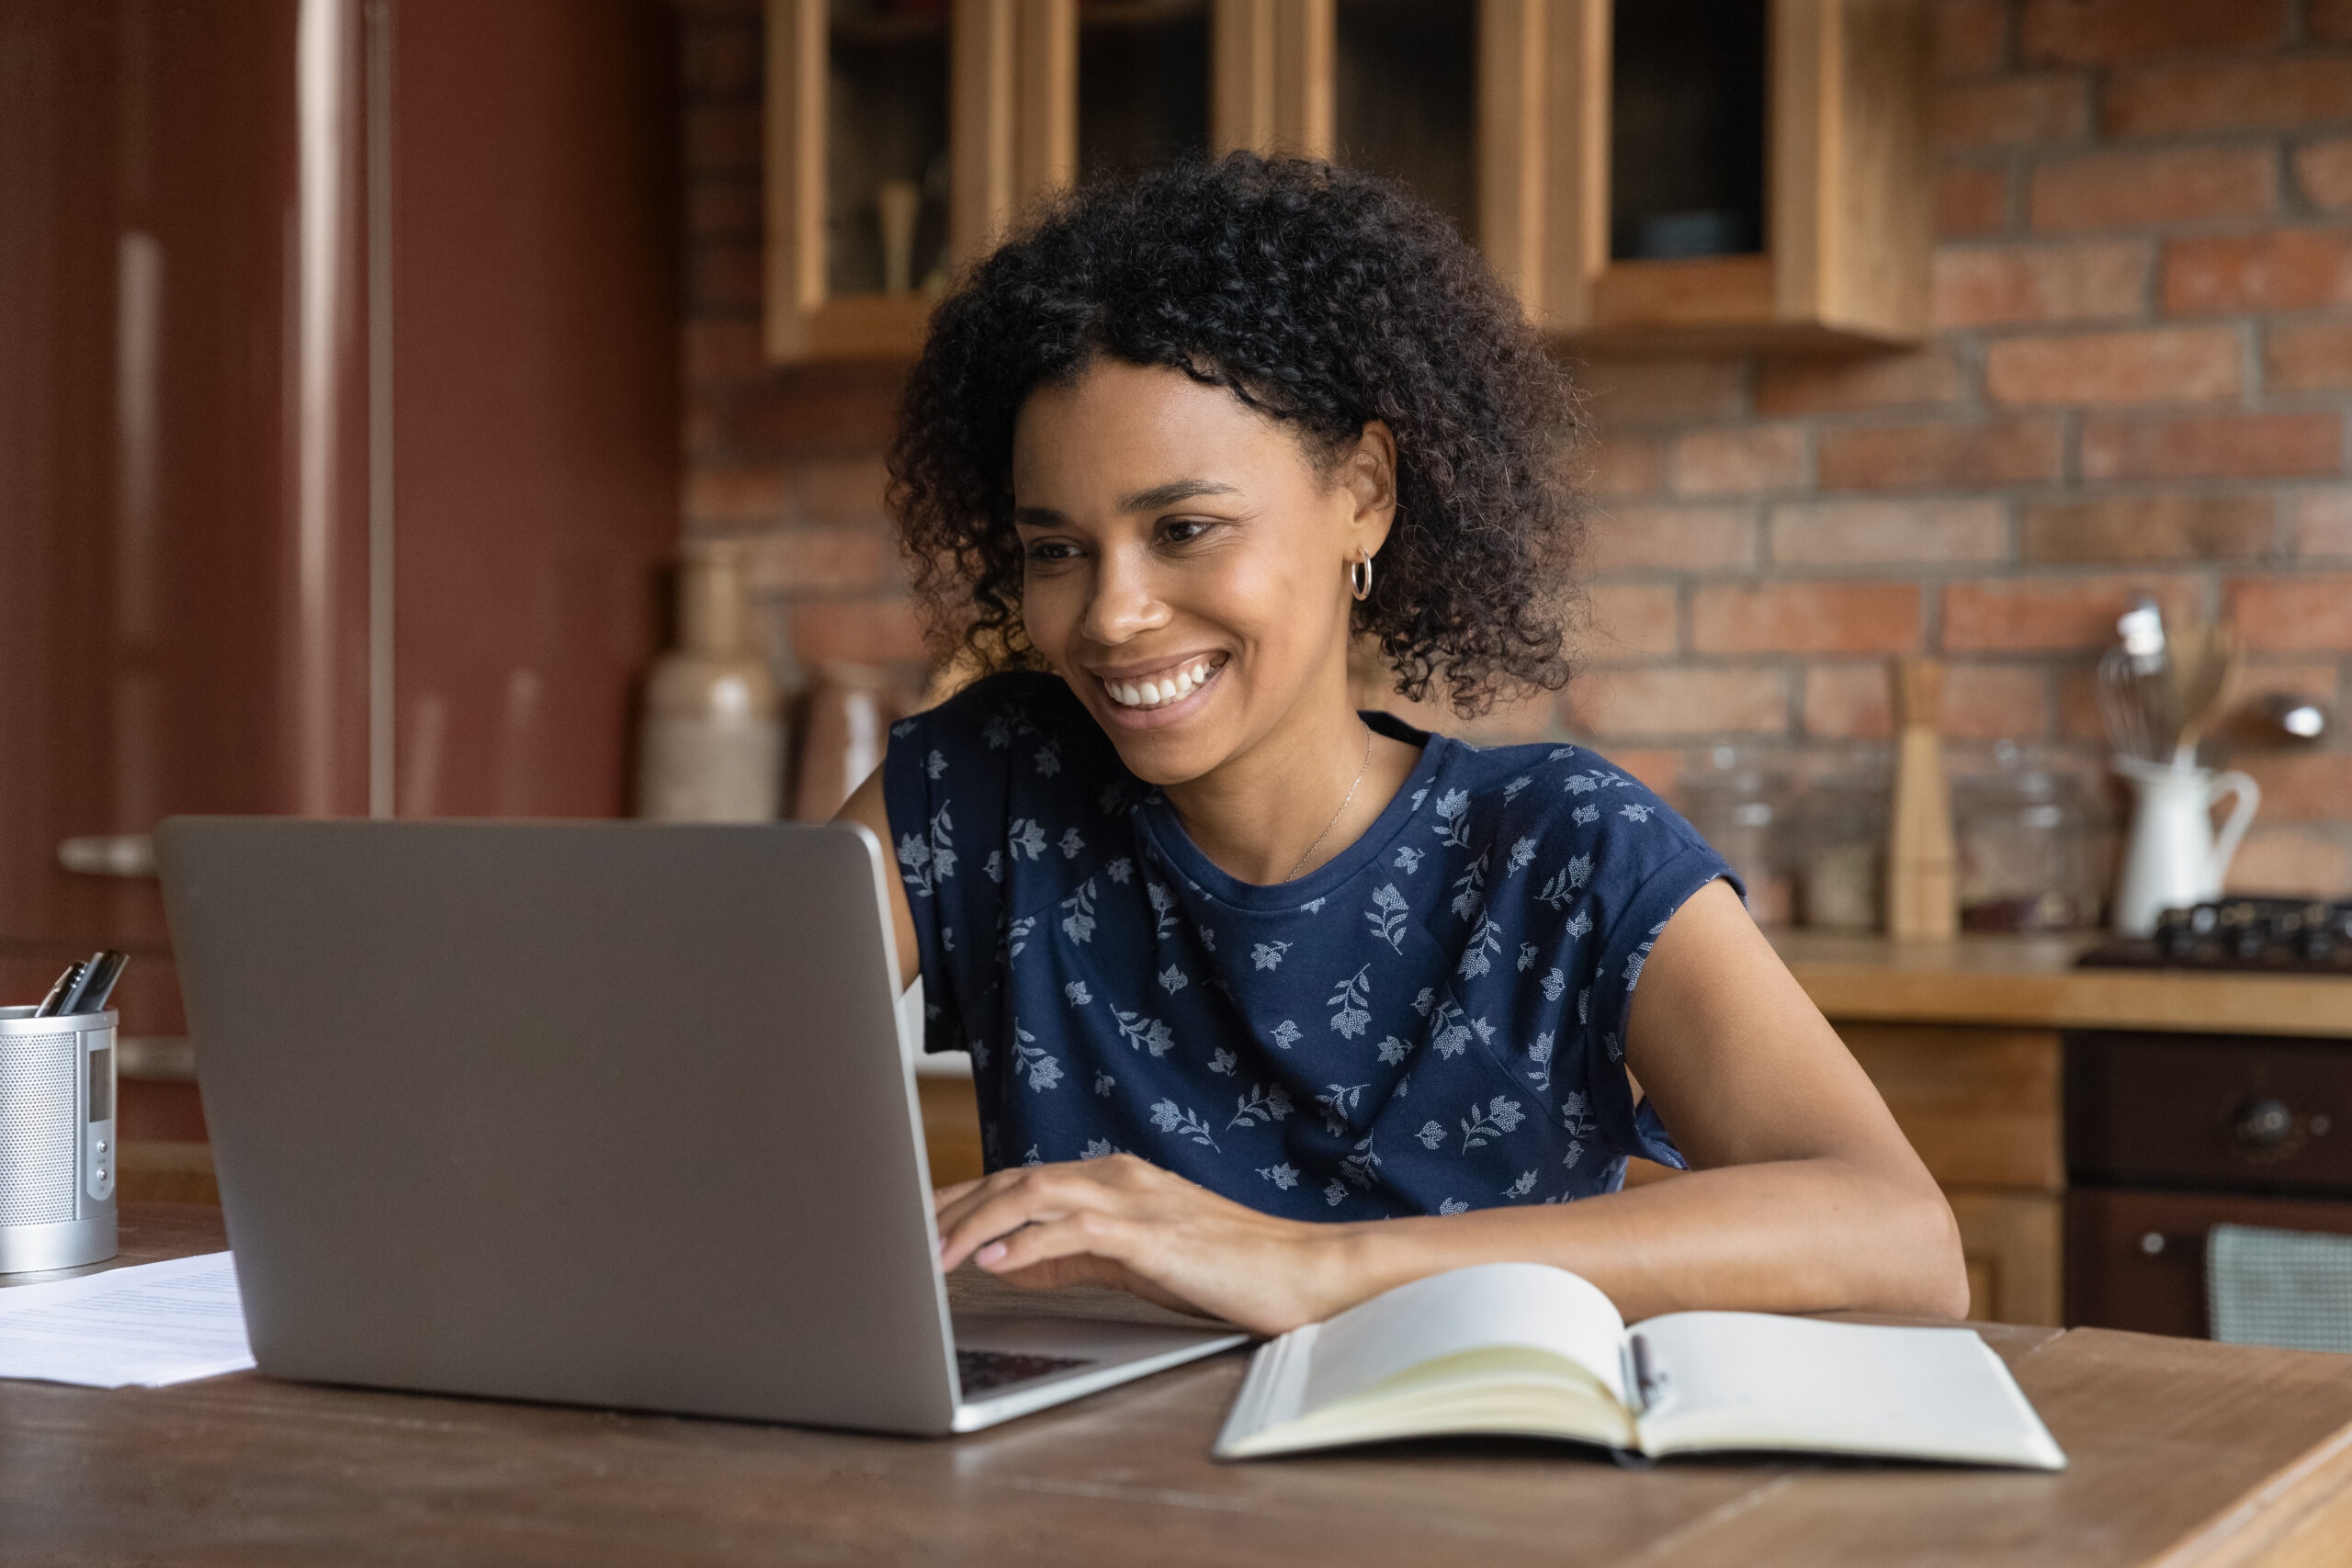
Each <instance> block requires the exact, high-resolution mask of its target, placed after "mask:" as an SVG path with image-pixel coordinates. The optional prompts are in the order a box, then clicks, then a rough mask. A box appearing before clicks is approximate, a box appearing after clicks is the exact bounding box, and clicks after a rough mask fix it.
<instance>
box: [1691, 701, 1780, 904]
mask: <svg viewBox="0 0 2352 1568" xmlns="http://www.w3.org/2000/svg"><path fill="white" fill-rule="evenodd" d="M1679 786H1680V794H1681V796H1682V804H1683V814H1684V816H1685V817H1687V818H1689V820H1690V823H1691V826H1692V827H1693V828H1696V829H1698V830H1699V836H1700V837H1701V838H1702V839H1704V840H1707V842H1708V843H1710V844H1712V845H1713V846H1714V850H1715V852H1716V853H1717V854H1719V855H1721V856H1723V857H1724V860H1725V861H1727V862H1728V863H1730V865H1731V869H1732V872H1733V874H1735V875H1736V876H1737V877H1738V878H1739V880H1740V882H1741V884H1742V885H1743V886H1746V887H1747V910H1748V913H1749V914H1751V915H1753V916H1755V917H1756V923H1757V924H1758V925H1764V926H1779V925H1786V924H1788V922H1789V919H1790V916H1791V914H1792V905H1793V902H1794V900H1793V898H1792V884H1791V882H1790V878H1789V857H1788V846H1787V838H1788V830H1789V813H1788V802H1789V780H1788V775H1787V774H1786V773H1781V771H1779V770H1777V769H1774V768H1771V767H1769V766H1767V765H1766V763H1765V762H1764V761H1763V759H1762V758H1760V757H1758V756H1757V755H1756V754H1755V753H1753V752H1750V751H1746V750H1741V749H1740V748H1738V747H1735V746H1716V747H1713V748H1711V749H1710V750H1708V751H1707V753H1706V754H1705V757H1704V759H1703V760H1702V762H1701V765H1699V766H1697V767H1694V768H1690V769H1687V770H1685V771H1684V773H1682V775H1681V778H1680V780H1679Z"/></svg>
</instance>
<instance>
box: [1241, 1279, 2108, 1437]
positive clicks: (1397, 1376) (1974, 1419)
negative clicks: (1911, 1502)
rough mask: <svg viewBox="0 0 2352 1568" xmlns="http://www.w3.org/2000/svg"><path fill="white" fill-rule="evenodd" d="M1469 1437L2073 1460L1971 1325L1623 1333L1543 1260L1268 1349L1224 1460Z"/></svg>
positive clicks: (1442, 1288)
mask: <svg viewBox="0 0 2352 1568" xmlns="http://www.w3.org/2000/svg"><path fill="white" fill-rule="evenodd" d="M1468 1432H1478V1433H1490V1434H1510V1435H1518V1436H1527V1437H1541V1438H1566V1439H1569V1440H1572V1441H1579V1442H1589V1443H1600V1444H1605V1445H1607V1446H1608V1447H1610V1448H1614V1449H1623V1450H1634V1451H1638V1452H1641V1453H1645V1454H1652V1455H1659V1454H1671V1453H1684V1452H1690V1451H1693V1450H1708V1449H1717V1450H1720V1449H1770V1450H1810V1451H1814V1452H1819V1453H1845V1454H1874V1455H1882V1456H1885V1457H1889V1458H1902V1459H1919V1460H1942V1461H1951V1462H1956V1463H1963V1464H1998V1465H2018V1466H2025V1467H2030V1468H2033V1469H2039V1470H2062V1469H2064V1467H2065V1464H2066V1456H2065V1455H2064V1453H2062V1452H2060V1451H2059V1449H2058V1445H2057V1444H2056V1443H2055V1442H2052V1440H2051V1437H2050V1433H2049V1431H2048V1430H2047V1429H2046V1428H2044V1427H2043V1426H2042V1424H2041V1417H2040V1416H2036V1415H2035V1414H2034V1411H2033V1406H2032V1405H2030V1404H2028V1403H2027V1402H2026V1397H2025V1395H2024V1393H2022V1392H2020V1391H2019V1390H2018V1385H2017V1382H2016V1380H2015V1379H2013V1378H2011V1377H2010V1376H2009V1371H2008V1369H2007V1367H2005V1366H2004V1365H2002V1363H2001V1359H2000V1358H1999V1357H1997V1356H1996V1355H1995V1354H1993V1352H1992V1350H1991V1349H1990V1348H1987V1347H1986V1345H1985V1341H1984V1340H1982V1339H1981V1338H1979V1337H1977V1336H1976V1334H1975V1333H1974V1332H1973V1330H1970V1329H1966V1328H1877V1327H1869V1326H1864V1325H1859V1324H1848V1323H1822V1322H1818V1321H1815V1320H1813V1319H1809V1318H1800V1317H1779V1316H1773V1315H1771V1314H1764V1313H1744V1312H1684V1313H1674V1314H1668V1315H1667V1316H1663V1317H1653V1318H1650V1319H1648V1320H1647V1321H1645V1322H1644V1323H1643V1324H1642V1325H1640V1326H1639V1327H1637V1328H1635V1329H1634V1330H1632V1331H1631V1332H1630V1333H1629V1332H1628V1331H1627V1330H1626V1327H1625V1325H1624V1322H1623V1319H1621V1318H1620V1317H1619V1316H1618V1315H1617V1309H1616V1308H1615V1307H1614V1306H1612V1305H1611V1304H1610V1301H1609V1298H1608V1297H1607V1296H1605V1295H1603V1294H1601V1293H1600V1291H1599V1290H1598V1289H1597V1288H1595V1287H1594V1286H1593V1285H1592V1284H1590V1283H1589V1282H1588V1281H1586V1280H1582V1279H1579V1278H1577V1276H1576V1275H1574V1274H1571V1273H1569V1272H1567V1271H1566V1269H1553V1268H1548V1267H1546V1266H1544V1265H1543V1264H1540V1263H1484V1264H1479V1265H1477V1266H1476V1267H1474V1268H1469V1269H1453V1270H1452V1271H1451V1272H1448V1273H1444V1274H1436V1275H1432V1276H1430V1278H1428V1279H1426V1280H1414V1281H1413V1282H1412V1283H1410V1284H1407V1285H1400V1286H1398V1287H1397V1289H1395V1290H1393V1291H1388V1292H1384V1293H1383V1294H1380V1295H1377V1296H1374V1298H1373V1299H1372V1300H1370V1301H1368V1302H1365V1303H1363V1304H1362V1305H1361V1306H1356V1307H1352V1308H1351V1309H1349V1310H1348V1311H1346V1312H1343V1313H1341V1314H1339V1315H1338V1316H1337V1317H1334V1318H1332V1319H1331V1320H1330V1321H1329V1322H1327V1323H1317V1324H1309V1325H1307V1326H1306V1327H1304V1328H1299V1329H1295V1330H1293V1331H1292V1332H1290V1333H1288V1334H1285V1335H1283V1337H1281V1338H1279V1339H1276V1340H1274V1341H1273V1342H1272V1343H1271V1344H1268V1345H1266V1346H1263V1347H1261V1348H1260V1349H1259V1351H1258V1353H1257V1355H1256V1357H1255V1358H1254V1359H1252V1360H1251V1361H1250V1374H1249V1376H1248V1377H1247V1378H1246V1379H1245V1380H1244V1381H1243V1382H1242V1385H1241V1392H1240V1393H1239V1394H1238V1395H1237V1396H1236V1397H1235V1400H1234V1404H1233V1411H1232V1413H1231V1415H1229V1416H1227V1418H1226V1423H1225V1430H1224V1431H1223V1432H1222V1433H1221V1434H1219V1436H1218V1438H1217V1442H1216V1455H1217V1457H1218V1458H1220V1459H1255V1458H1258V1457H1260V1456H1261V1455H1265V1454H1278V1453H1291V1452H1295V1451H1296V1450H1302V1449H1319V1448H1331V1447H1336V1446H1339V1445H1340V1444H1346V1443H1368V1442H1376V1441H1380V1440H1382V1439H1385V1438H1416V1437H1434V1436H1438V1435H1441V1434H1444V1433H1468Z"/></svg>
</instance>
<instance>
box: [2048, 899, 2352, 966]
mask: <svg viewBox="0 0 2352 1568" xmlns="http://www.w3.org/2000/svg"><path fill="white" fill-rule="evenodd" d="M2079 962H2080V964H2081V966H2082V967H2084V968H2086V969H2241V970H2254V971H2267V972H2269V973H2274V974H2286V975H2352V903H2331V902H2328V901H2326V900H2324V899H2310V898H2223V899H2221V900H2219V901H2218V902H2215V903H2211V904H2192V905H2190V906H2189V907H2188V908H2185V909H2166V910H2165V912H2164V913H2163V914H2161V915H2159V916H2157V917H2156V932H2155V935H2154V936H2153V937H2143V938H2139V939H2136V940H2126V941H2120V942H2108V943H2106V944H2105V945H2104V946H2100V947H2096V948H2093V949H2092V950H2091V951H2090V952H2088V953H2085V954H2083V956H2082V958H2081V960H2080V961H2079Z"/></svg>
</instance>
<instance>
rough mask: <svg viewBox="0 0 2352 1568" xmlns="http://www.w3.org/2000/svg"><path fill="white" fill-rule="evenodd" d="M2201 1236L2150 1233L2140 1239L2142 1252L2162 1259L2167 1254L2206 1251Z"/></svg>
mask: <svg viewBox="0 0 2352 1568" xmlns="http://www.w3.org/2000/svg"><path fill="white" fill-rule="evenodd" d="M2204 1247H2205V1238H2204V1237H2203V1236H2201V1235H2165V1233H2164V1232H2162V1231H2149V1232H2147V1233H2145V1234H2144V1235H2142V1236H2141V1237H2140V1250H2141V1251H2142V1252H2144V1253H2146V1254H2147V1255H2148V1256H2149V1257H2151V1258H2161V1257H2163V1256H2164V1255H2165V1253H2167V1252H2173V1251H2187V1252H2201V1251H2203V1250H2204Z"/></svg>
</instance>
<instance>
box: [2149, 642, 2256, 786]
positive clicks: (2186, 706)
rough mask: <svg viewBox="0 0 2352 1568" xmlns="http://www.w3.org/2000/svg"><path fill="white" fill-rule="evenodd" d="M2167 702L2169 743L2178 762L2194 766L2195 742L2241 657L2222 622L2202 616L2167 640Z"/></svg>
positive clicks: (2212, 715) (2227, 692)
mask: <svg viewBox="0 0 2352 1568" xmlns="http://www.w3.org/2000/svg"><path fill="white" fill-rule="evenodd" d="M2165 651H2166V654H2167V657H2168V665H2167V671H2166V672H2167V675H2168V676H2169V678H2170V680H2171V682H2172V692H2171V695H2170V705H2171V711H2172V716H2173V718H2174V720H2175V722H2176V723H2177V725H2178V727H2179V728H2177V730H2176V731H2175V733H2174V736H2173V740H2172V745H2171V747H2170V756H2171V758H2172V761H2174V762H2175V763H2176V764H2178V765H2181V766H2186V767H2192V768H2193V767H2195V766H2196V765H2197V745H2198V742H2199V741H2200V740H2202V739H2204V738H2205V732H2206V730H2207V728H2209V727H2210V726H2211V724H2212V722H2213V720H2214V718H2215V717H2216V716H2218V715H2219V714H2220V713H2221V710H2222V707H2223V705H2226V704H2227V703H2228V701H2229V695H2230V690H2231V688H2232V687H2233V686H2234V685H2235V684H2236V683H2237V677H2238V672H2239V671H2240V670H2241V669H2242V668H2243V660H2241V659H2240V658H2239V656H2238V646H2237V637H2236V635H2235V634H2234V633H2233V632H2232V631H2231V629H2230V627H2229V626H2228V625H2227V624H2226V623H2223V622H2215V621H2200V622H2199V623H2197V624H2195V625H2193V626H2183V627H2180V628H2179V629H2178V630H2177V631H2175V632H2174V633H2173V635H2172V637H2171V638H2170V639H2169V642H2168V646H2167V648H2166V649H2165Z"/></svg>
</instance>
